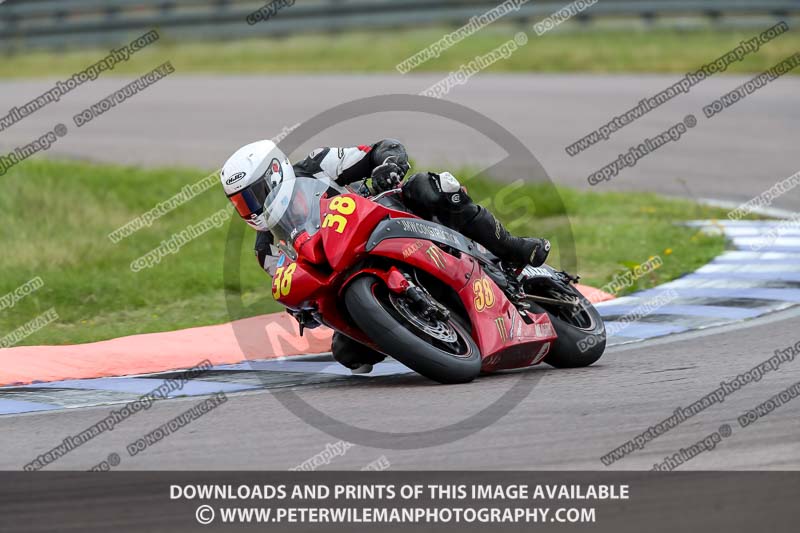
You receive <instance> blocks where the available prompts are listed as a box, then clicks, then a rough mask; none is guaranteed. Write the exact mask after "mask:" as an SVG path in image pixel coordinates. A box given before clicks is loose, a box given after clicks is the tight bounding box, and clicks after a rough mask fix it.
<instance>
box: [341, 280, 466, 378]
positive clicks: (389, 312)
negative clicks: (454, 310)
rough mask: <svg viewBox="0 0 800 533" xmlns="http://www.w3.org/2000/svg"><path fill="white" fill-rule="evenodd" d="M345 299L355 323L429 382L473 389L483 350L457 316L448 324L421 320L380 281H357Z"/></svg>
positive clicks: (346, 293) (389, 352)
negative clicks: (460, 384)
mask: <svg viewBox="0 0 800 533" xmlns="http://www.w3.org/2000/svg"><path fill="white" fill-rule="evenodd" d="M344 299H345V305H346V306H347V310H348V312H349V313H350V316H351V317H352V318H353V321H354V322H355V323H356V325H357V326H358V327H359V328H361V330H362V331H363V332H364V333H366V334H367V336H368V337H369V338H370V339H372V341H373V342H374V343H375V344H377V345H378V346H379V347H380V349H381V350H382V351H383V352H384V353H386V354H388V355H391V356H392V357H394V358H395V359H397V360H398V361H400V362H401V363H403V364H404V365H406V366H407V367H409V368H410V369H412V370H414V371H415V372H417V373H419V374H421V375H423V376H425V377H426V378H429V379H432V380H434V381H438V382H439V383H467V382H470V381H472V380H473V379H475V378H476V377H477V376H478V374H479V373H480V370H481V354H480V350H478V347H477V345H476V344H475V341H473V340H472V337H471V336H470V335H469V333H468V332H467V331H466V329H465V328H464V327H462V326H461V325H460V324H459V323H458V322H457V321H456V320H453V318H452V316H451V318H450V319H448V320H447V321H438V320H426V319H424V318H423V317H421V316H417V315H416V314H415V312H414V310H413V308H412V307H411V306H410V305H409V302H408V300H407V299H406V298H404V297H402V296H398V295H395V294H392V293H391V292H390V291H389V289H388V288H387V287H386V285H384V284H383V282H381V281H380V280H379V279H378V278H376V277H374V276H362V277H360V278H358V279H356V280H354V281H353V282H352V283H351V284H350V286H349V287H348V288H347V291H346V292H345V298H344Z"/></svg>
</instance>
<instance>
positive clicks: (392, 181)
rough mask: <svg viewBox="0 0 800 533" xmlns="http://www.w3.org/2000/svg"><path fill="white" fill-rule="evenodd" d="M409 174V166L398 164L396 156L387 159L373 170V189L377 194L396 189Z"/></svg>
mask: <svg viewBox="0 0 800 533" xmlns="http://www.w3.org/2000/svg"><path fill="white" fill-rule="evenodd" d="M406 172H408V165H400V164H398V163H397V161H396V159H395V156H390V157H387V158H386V159H384V160H383V163H382V164H380V165H378V166H377V167H375V168H374V169H373V170H372V188H373V189H375V192H376V193H381V192H384V191H389V190H392V189H396V188H397V187H399V186H400V182H401V181H403V177H404V176H405V175H406Z"/></svg>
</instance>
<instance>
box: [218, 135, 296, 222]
mask: <svg viewBox="0 0 800 533" xmlns="http://www.w3.org/2000/svg"><path fill="white" fill-rule="evenodd" d="M293 179H295V175H294V169H293V168H292V164H291V163H290V162H289V159H288V158H287V157H286V155H285V154H284V153H283V152H282V151H281V150H280V148H278V146H277V145H276V144H275V143H274V142H272V141H258V142H254V143H251V144H248V145H246V146H243V147H241V148H239V149H238V150H237V151H236V152H235V153H234V154H233V155H232V156H231V157H230V158H229V159H228V160H227V161H226V162H225V164H224V165H223V166H222V172H220V181H221V182H222V188H223V189H225V194H226V195H227V196H228V199H229V200H230V201H231V203H233V205H234V207H236V211H237V212H238V213H239V216H241V217H242V218H243V219H244V220H245V222H247V223H248V224H249V225H250V226H252V227H253V228H254V229H256V230H259V231H267V230H269V226H268V225H267V214H266V213H264V202H265V200H266V199H267V195H269V193H270V191H272V190H274V189H275V187H277V186H278V185H280V184H281V183H282V182H284V181H286V180H293Z"/></svg>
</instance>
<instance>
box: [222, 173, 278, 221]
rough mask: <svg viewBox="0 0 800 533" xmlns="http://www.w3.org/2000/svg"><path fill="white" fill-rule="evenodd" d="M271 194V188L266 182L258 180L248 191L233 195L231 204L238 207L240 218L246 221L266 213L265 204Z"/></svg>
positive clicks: (243, 190)
mask: <svg viewBox="0 0 800 533" xmlns="http://www.w3.org/2000/svg"><path fill="white" fill-rule="evenodd" d="M268 194H269V187H268V186H267V182H266V180H263V179H262V180H258V181H257V182H255V183H253V184H252V185H250V186H249V187H247V188H246V189H242V190H241V191H239V192H236V193H233V194H232V195H230V196H229V197H228V198H230V200H231V203H233V205H234V207H236V211H237V212H238V213H239V216H240V217H242V218H244V219H250V218H253V216H258V215H260V214H262V213H263V212H264V202H265V201H266V199H267V195H268Z"/></svg>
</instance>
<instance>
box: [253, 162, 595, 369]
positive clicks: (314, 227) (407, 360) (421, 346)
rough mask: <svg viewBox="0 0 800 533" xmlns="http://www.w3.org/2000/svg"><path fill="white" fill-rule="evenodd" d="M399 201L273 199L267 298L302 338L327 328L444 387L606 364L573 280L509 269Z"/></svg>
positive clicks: (284, 194)
mask: <svg viewBox="0 0 800 533" xmlns="http://www.w3.org/2000/svg"><path fill="white" fill-rule="evenodd" d="M399 194H400V191H399V189H398V190H394V191H388V192H386V193H383V194H380V195H378V196H374V197H371V198H365V197H363V196H361V195H359V194H356V193H355V192H354V191H352V190H349V191H346V190H343V189H341V188H338V186H336V185H332V184H330V183H325V182H323V181H322V180H317V179H311V178H297V179H294V180H289V181H287V182H284V183H283V184H281V186H279V187H278V188H276V189H275V190H273V191H272V192H271V193H270V195H269V196H268V198H267V200H266V203H265V205H266V208H267V211H268V213H269V214H270V218H269V225H270V227H271V231H272V232H273V234H274V235H275V237H276V241H277V242H280V244H279V248H280V249H281V251H282V253H281V255H280V257H279V259H278V265H277V269H276V271H275V275H274V277H273V283H272V294H273V296H274V298H275V299H276V300H277V301H279V302H280V303H282V304H283V305H285V306H286V307H287V308H288V310H289V312H290V313H291V314H292V315H293V316H294V317H295V318H296V319H297V320H298V322H299V323H300V334H301V335H302V333H303V329H304V328H312V327H316V326H319V325H323V324H324V325H325V326H328V327H330V328H331V329H334V330H335V331H338V332H340V333H342V334H344V335H347V336H348V337H351V338H352V339H355V340H356V341H358V342H361V343H363V344H366V345H368V346H370V347H372V348H374V349H376V350H378V351H380V352H382V353H384V354H386V355H389V356H391V357H393V358H395V359H396V360H398V361H400V362H401V363H403V364H404V365H406V366H408V367H409V368H411V369H412V370H414V371H416V372H418V373H420V374H422V375H423V376H426V377H428V378H430V379H432V380H435V381H438V382H440V383H465V382H469V381H472V380H473V379H475V377H476V376H478V374H479V373H481V372H494V371H497V370H505V369H512V368H521V367H527V366H532V365H536V364H538V363H540V362H542V361H544V362H546V363H548V364H550V365H553V366H555V367H582V366H587V365H590V364H592V363H594V362H595V361H597V360H598V359H599V358H600V356H601V355H602V354H603V351H604V349H605V327H604V325H603V321H602V319H601V318H600V315H599V314H598V312H597V311H596V310H595V308H594V307H593V306H592V304H591V303H589V301H588V300H586V298H584V297H583V296H582V295H581V294H580V293H579V292H578V291H577V290H576V289H575V287H574V286H573V283H574V282H575V281H577V278H574V277H572V276H570V275H568V274H566V273H565V272H557V271H555V270H554V269H553V268H551V267H549V266H542V267H539V268H533V267H530V266H529V267H525V268H522V269H520V268H513V267H510V266H507V265H503V264H502V263H501V262H500V261H499V260H498V259H497V258H496V257H495V256H493V255H492V254H490V253H488V252H487V251H486V250H485V249H484V248H483V247H482V246H480V245H478V244H477V243H475V242H474V241H472V240H470V239H468V238H466V237H464V236H463V235H461V234H460V233H458V232H456V231H453V230H451V229H449V228H447V227H445V226H443V225H441V224H437V223H435V222H431V221H428V220H424V219H421V218H419V217H416V216H415V215H413V214H411V213H410V212H408V211H407V210H405V208H404V207H403V205H402V203H401V202H400V200H399ZM579 345H580V349H579Z"/></svg>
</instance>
